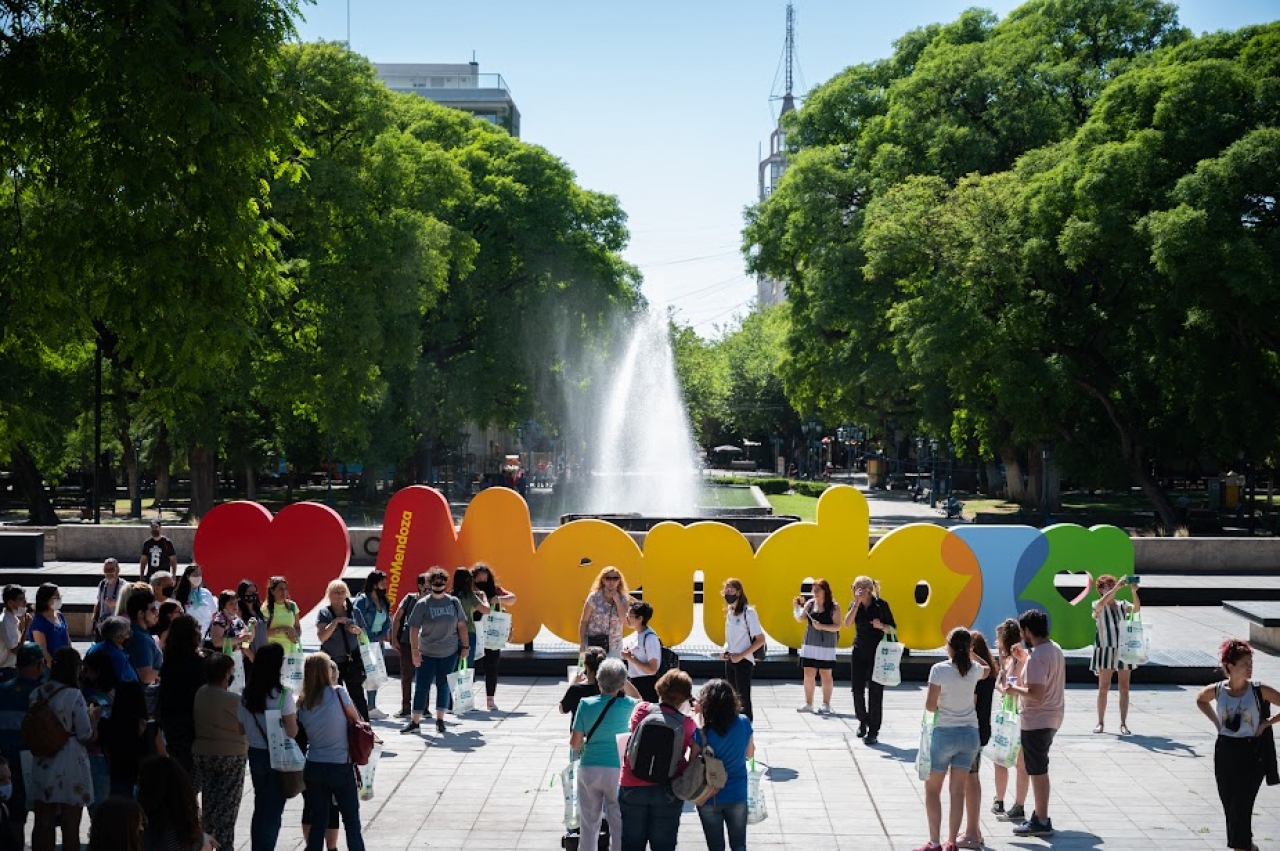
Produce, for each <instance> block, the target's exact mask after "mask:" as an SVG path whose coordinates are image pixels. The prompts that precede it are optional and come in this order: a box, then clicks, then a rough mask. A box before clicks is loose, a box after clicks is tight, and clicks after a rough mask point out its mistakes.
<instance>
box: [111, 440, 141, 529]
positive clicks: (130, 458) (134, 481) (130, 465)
mask: <svg viewBox="0 0 1280 851" xmlns="http://www.w3.org/2000/svg"><path fill="white" fill-rule="evenodd" d="M116 437H118V438H119V440H120V448H121V449H122V450H123V451H122V453H121V456H120V458H121V463H122V464H124V475H125V479H126V481H128V483H129V516H130V517H133V516H134V514H133V506H134V504H135V503H137V501H138V488H139V487H140V484H139V482H138V479H139V476H138V463H137V461H138V453H137V451H136V450H135V449H134V445H133V440H132V439H131V438H130V437H129V424H128V422H125V423H124V425H122V426H121V427H120V432H119V433H118V434H117V435H116Z"/></svg>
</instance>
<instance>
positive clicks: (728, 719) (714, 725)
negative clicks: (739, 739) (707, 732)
mask: <svg viewBox="0 0 1280 851" xmlns="http://www.w3.org/2000/svg"><path fill="white" fill-rule="evenodd" d="M698 708H699V709H700V710H701V711H702V723H703V724H705V725H706V726H708V727H710V728H711V729H712V730H715V731H716V732H717V733H719V734H720V735H722V736H727V735H729V731H730V730H731V729H733V725H734V724H736V723H737V721H738V713H739V712H741V711H742V707H741V705H740V704H739V703H738V693H737V692H736V691H734V690H733V686H731V685H729V683H728V682H726V681H725V680H708V681H707V684H706V685H704V686H703V687H702V690H701V691H700V692H698Z"/></svg>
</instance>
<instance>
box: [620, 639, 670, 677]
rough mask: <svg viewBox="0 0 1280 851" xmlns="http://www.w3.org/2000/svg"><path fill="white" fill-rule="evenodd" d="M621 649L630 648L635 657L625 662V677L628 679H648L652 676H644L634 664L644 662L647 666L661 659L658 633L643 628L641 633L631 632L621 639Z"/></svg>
mask: <svg viewBox="0 0 1280 851" xmlns="http://www.w3.org/2000/svg"><path fill="white" fill-rule="evenodd" d="M622 647H623V649H626V648H628V647H630V648H631V652H632V653H634V654H635V655H634V656H632V657H631V659H629V660H628V661H627V676H629V677H649V676H653V675H652V674H646V673H645V672H644V671H642V670H640V668H639V667H637V666H636V662H644V663H646V664H648V663H649V662H653V661H654V660H656V659H661V658H662V641H661V640H660V639H659V638H658V633H656V632H654V631H653V630H651V629H649V628H648V627H645V628H644V630H643V631H641V632H633V633H631V634H630V635H628V636H627V637H626V638H624V639H622Z"/></svg>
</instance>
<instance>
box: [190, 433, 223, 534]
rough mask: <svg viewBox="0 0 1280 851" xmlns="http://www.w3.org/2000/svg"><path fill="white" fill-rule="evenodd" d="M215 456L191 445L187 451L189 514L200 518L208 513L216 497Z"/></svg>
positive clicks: (200, 447) (206, 450)
mask: <svg viewBox="0 0 1280 851" xmlns="http://www.w3.org/2000/svg"><path fill="white" fill-rule="evenodd" d="M216 461H217V458H216V457H215V456H214V454H213V453H212V452H210V451H209V450H208V449H205V448H204V447H203V446H200V445H198V444H197V445H193V446H192V447H191V448H190V449H189V450H188V451H187V464H188V466H190V467H191V516H192V517H193V518H200V517H203V516H205V515H206V514H208V513H209V509H211V508H213V502H214V500H215V499H216V497H217V475H218V471H217V465H216Z"/></svg>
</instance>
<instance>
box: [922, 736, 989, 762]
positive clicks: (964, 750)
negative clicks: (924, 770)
mask: <svg viewBox="0 0 1280 851" xmlns="http://www.w3.org/2000/svg"><path fill="white" fill-rule="evenodd" d="M981 747H982V744H981V742H980V740H979V738H978V728H977V727H934V728H933V738H932V740H931V741H930V743H929V761H930V764H931V770H933V771H946V770H947V769H948V768H959V769H963V770H964V771H965V772H968V771H969V767H970V766H971V765H973V758H974V757H975V756H977V755H978V751H979V750H980V749H981Z"/></svg>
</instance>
